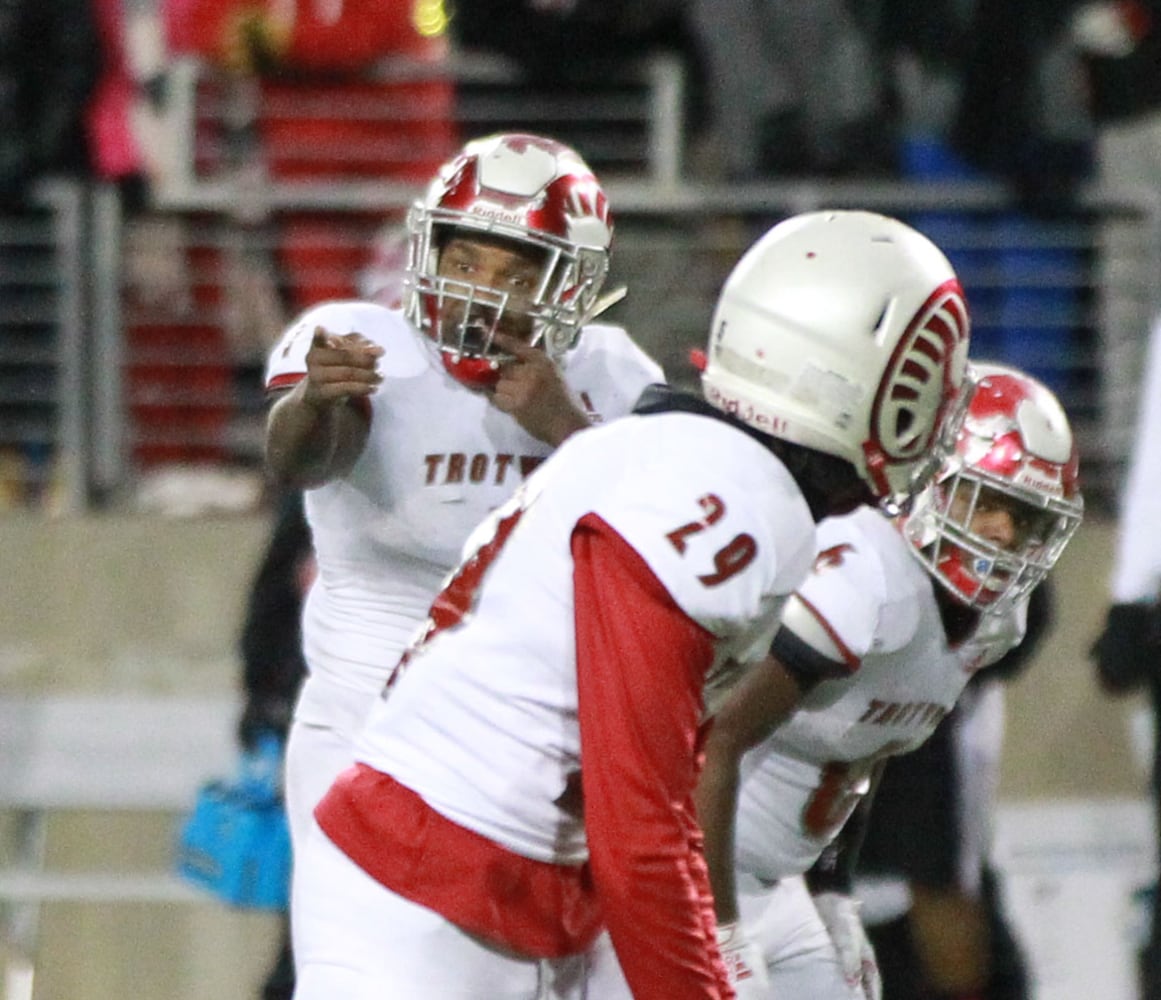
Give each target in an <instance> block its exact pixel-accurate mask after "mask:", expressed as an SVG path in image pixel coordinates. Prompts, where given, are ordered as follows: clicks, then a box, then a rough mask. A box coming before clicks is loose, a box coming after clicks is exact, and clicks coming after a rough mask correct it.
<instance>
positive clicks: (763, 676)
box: [694, 655, 813, 924]
mask: <svg viewBox="0 0 1161 1000" xmlns="http://www.w3.org/2000/svg"><path fill="white" fill-rule="evenodd" d="M811 686H813V685H812V684H811V682H810V681H808V680H807V681H803V680H800V679H799V678H798V677H796V676H795V675H794V674H792V673H791V672H790V671H789V670H787V668H786V667H785V665H784V664H783V663H782V662H781V661H780V660H779V659H777V658H776V657H775V656H773V655H769V656H767V657H766V658H765V659H763V660H761V661H759V662H758V663H755V664H754V665H753V666H752V667H750V668H749V669H748V670H747V671H746V673H745V675H744V676H743V677H742V679H741V681H739V683H738V685H737V687H736V688H735V689H734V690H733V691H732V692H731V694H730V696H729V698H728V699H727V700H726V703H725V704H724V705H723V706H722V708H721V710H720V711H719V712H718V714H717V715H716V716H714V719H713V723H712V725H711V727H710V730H709V734H708V736H707V737H706V742H705V764H704V766H703V768H702V772H701V777H700V778H699V780H698V784H697V789H696V791H695V792H694V801H695V803H696V804H697V813H698V819H699V820H700V822H701V826H702V830H703V831H704V833H705V860H706V865H707V867H708V868H709V877H710V885H711V886H712V887H713V894H714V910H715V912H716V914H717V918H718V922H719V924H729V923H734V922H736V921H737V919H738V908H737V888H736V885H735V880H734V816H735V814H736V812H737V807H738V786H739V783H740V778H739V773H740V766H741V761H742V757H743V755H744V754H745V753H746V751H747V750H750V749H751V748H752V747H755V746H757V745H758V744H759V743H761V742H762V740H764V739H765V738H766V737H767V736H768V735H769V734H770V733H771V732H772V731H773V730H774V729H775V728H776V727H777V726H778V725H779V724H780V723H782V722H783V721H785V720H786V719H787V718H788V717H789V716H790V714H791V713H792V712H793V711H794V709H795V708H796V707H797V705H798V703H799V702H800V701H801V699H802V696H803V695H804V694H805V693H806V691H807V690H809V688H810V687H811Z"/></svg>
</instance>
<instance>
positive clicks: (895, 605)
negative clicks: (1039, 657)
mask: <svg viewBox="0 0 1161 1000" xmlns="http://www.w3.org/2000/svg"><path fill="white" fill-rule="evenodd" d="M974 374H975V377H976V380H977V381H976V383H975V387H974V390H973V391H972V394H971V399H970V404H969V407H968V409H967V412H966V415H965V417H964V421H963V424H962V427H961V429H960V431H959V432H958V436H957V438H956V444H955V449H954V453H953V454H952V455H951V456H950V457H949V458H948V459H947V460H946V462H945V463H944V465H943V468H942V469H941V470H940V472H939V473H938V475H937V477H936V478H935V480H934V481H933V482H932V484H930V485H929V486H928V487H927V488H926V489H925V490H923V491H922V492H921V493H920V494H919V495H918V496H917V497H916V498H915V500H914V502H913V503H912V504H911V505H910V506H909V508H908V509H907V512H906V513H904V514H902V515H899V516H897V517H895V518H893V519H892V518H888V517H887V516H885V515H884V514H883V513H881V512H880V511H876V510H871V509H861V510H858V511H855V512H853V513H851V514H849V515H847V516H843V517H837V518H830V519H827V520H826V521H824V522H822V523H821V524H820V525H819V527H818V542H819V551H818V555H817V557H816V559H815V563H814V568H813V570H812V572H811V573H810V575H809V576H808V578H807V579H806V581H805V582H804V583H803V584H802V586H801V587H800V588H799V590H798V592H797V593H796V594H795V595H794V597H793V598H791V600H790V602H789V603H788V604H787V607H786V611H785V614H784V615H783V619H782V627H781V629H780V630H779V632H778V634H777V635H776V637H775V639H774V643H773V646H772V647H771V655H770V657H769V658H767V660H765V661H764V662H763V663H762V664H760V665H759V666H758V667H756V668H755V669H753V670H752V671H750V672H749V673H748V674H747V676H746V677H745V678H744V679H743V680H742V681H741V683H740V684H739V685H738V687H737V688H736V689H735V691H734V693H733V695H732V696H731V698H730V700H729V701H728V702H727V703H726V705H725V706H724V707H723V709H722V711H721V712H720V713H719V714H718V716H717V718H716V719H715V721H714V724H713V727H712V730H711V732H710V735H709V737H708V740H707V747H706V757H707V761H706V767H705V770H704V772H703V775H702V781H701V784H700V786H699V789H698V794H697V800H698V804H699V814H700V817H701V819H702V822H703V823H704V825H705V832H706V854H707V859H708V861H709V866H710V873H711V881H712V883H713V889H714V897H715V904H716V910H717V916H718V919H719V921H720V922H721V923H722V924H724V925H725V926H726V928H727V933H728V932H729V931H730V930H732V931H733V933H732V935H731V937H730V940H731V942H732V947H733V948H734V949H735V950H736V952H737V960H736V961H735V962H734V964H733V968H734V969H735V972H736V974H737V976H738V977H739V978H738V979H737V982H736V987H737V992H738V996H739V997H743V998H770V1000H773V998H776V997H811V998H812V1000H867V998H875V1000H877V998H878V996H879V983H878V975H877V970H876V969H875V965H874V955H873V953H872V951H871V949H870V946H869V945H868V944H867V942H866V935H865V934H864V932H863V929H862V925H861V924H860V922H859V918H858V914H857V909H856V904H855V903H854V902H853V900H851V898H850V876H851V871H850V866H851V864H852V862H853V857H854V853H855V851H854V850H853V848H854V847H856V846H857V840H858V834H859V816H858V815H856V816H854V817H852V813H853V812H855V810H856V808H858V809H859V812H860V813H861V812H862V811H863V810H864V809H865V808H866V807H867V806H868V805H869V803H870V793H871V790H872V789H873V785H874V781H875V775H876V771H877V768H878V767H879V766H880V764H881V762H882V761H883V760H884V759H885V758H886V757H888V756H889V755H892V754H899V753H905V752H907V751H908V750H912V749H914V748H915V747H916V746H918V745H919V744H920V743H922V742H923V741H924V740H925V739H926V738H927V737H928V736H929V735H930V734H931V732H932V731H933V730H934V729H935V726H936V725H937V723H938V722H939V721H940V720H941V719H942V718H943V717H944V716H945V715H946V714H947V713H948V712H950V711H951V709H952V708H953V706H954V705H955V702H956V699H957V698H958V697H959V695H960V693H961V692H962V690H963V688H964V686H965V684H966V683H967V681H968V680H969V679H970V677H971V675H972V673H973V672H974V671H976V670H978V669H979V668H980V667H982V666H985V665H987V664H989V663H992V662H994V661H995V660H997V659H999V658H1000V657H1001V656H1002V655H1003V654H1004V653H1006V652H1007V651H1008V650H1009V649H1011V648H1012V647H1013V646H1015V645H1016V644H1018V643H1019V642H1020V640H1021V639H1022V637H1023V634H1024V623H1025V615H1026V608H1027V601H1028V596H1029V594H1030V593H1031V591H1032V589H1033V588H1034V587H1035V586H1036V585H1037V584H1038V583H1040V582H1041V581H1042V580H1043V579H1044V577H1045V576H1046V575H1047V573H1048V572H1049V570H1050V569H1051V568H1052V567H1053V565H1054V564H1055V563H1056V561H1057V559H1058V558H1059V557H1060V554H1061V552H1062V551H1063V549H1064V547H1065V545H1066V544H1067V542H1068V540H1069V538H1071V537H1072V534H1073V532H1074V531H1075V530H1076V528H1077V526H1078V525H1079V524H1080V520H1081V516H1082V512H1083V504H1082V500H1081V495H1080V492H1079V488H1078V484H1077V454H1076V447H1075V443H1074V441H1073V437H1072V433H1071V430H1070V428H1069V424H1068V420H1067V418H1066V416H1065V413H1064V411H1063V409H1061V407H1060V404H1059V403H1058V402H1057V400H1056V398H1055V397H1054V396H1053V395H1052V393H1051V392H1049V391H1048V389H1046V388H1045V387H1044V386H1043V385H1041V384H1040V383H1039V382H1037V381H1036V380H1035V379H1033V378H1031V377H1030V376H1028V375H1025V374H1022V373H1021V372H1019V371H1016V370H1014V369H1011V368H1008V367H1004V366H1000V365H985V364H980V365H978V366H975V368H974ZM795 709H796V710H795ZM848 820H849V822H848ZM803 876H806V877H805V879H804V878H803ZM808 890H809V891H808ZM812 893H813V894H814V895H813V900H812V898H811V894H812ZM828 932H829V933H828Z"/></svg>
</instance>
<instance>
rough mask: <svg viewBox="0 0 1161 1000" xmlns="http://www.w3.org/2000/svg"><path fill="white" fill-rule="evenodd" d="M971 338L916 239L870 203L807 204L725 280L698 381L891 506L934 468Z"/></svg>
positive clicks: (953, 297) (925, 246) (959, 295)
mask: <svg viewBox="0 0 1161 1000" xmlns="http://www.w3.org/2000/svg"><path fill="white" fill-rule="evenodd" d="M968 336H969V319H968V310H967V304H966V302H965V300H964V295H963V290H962V289H961V288H960V285H959V281H958V280H957V279H956V276H955V272H954V271H953V270H952V267H951V264H950V263H948V260H947V258H946V257H945V256H944V255H943V253H941V252H940V250H939V249H938V248H937V247H936V246H935V245H934V244H933V243H932V242H931V241H930V240H928V239H927V238H926V237H925V236H922V235H920V234H919V233H918V232H916V231H915V230H914V229H912V228H910V227H909V226H907V225H905V224H903V223H902V222H899V221H898V220H896V219H891V218H887V217H886V216H882V215H877V214H875V213H872V212H862V211H822V212H808V213H806V214H804V215H798V216H795V217H793V218H790V219H787V220H786V221H784V222H782V223H779V224H778V225H776V226H775V227H774V228H773V229H771V230H770V231H769V232H767V233H766V235H765V236H763V237H762V238H761V239H760V240H759V241H758V242H757V243H756V244H754V246H752V247H751V248H750V249H749V250H748V251H747V252H746V253H745V255H743V257H742V259H741V260H740V261H739V262H738V264H737V265H736V266H735V267H734V269H733V271H732V272H731V274H730V276H729V277H728V278H727V279H726V282H725V285H724V287H723V289H722V292H721V295H720V296H719V298H718V302H717V306H716V308H715V310H714V315H713V321H712V326H711V333H710V340H709V347H708V350H707V352H706V355H707V357H706V367H705V371H704V372H703V374H702V385H703V389H704V392H705V396H706V399H707V400H708V401H709V402H710V403H712V404H713V405H714V406H716V407H718V408H719V409H722V410H725V411H726V412H728V413H732V414H734V415H735V416H737V417H739V418H740V419H741V420H743V421H745V422H746V423H748V424H750V425H751V426H753V427H755V428H757V429H758V430H760V431H764V432H765V433H767V434H770V435H772V436H774V437H778V438H784V439H785V440H787V441H792V442H794V443H796V444H800V445H804V446H806V447H808V448H813V449H815V450H817V451H821V452H826V453H827V454H830V455H836V456H838V457H839V458H843V459H846V460H847V461H848V462H850V463H851V464H852V465H853V466H854V467H855V469H856V471H857V472H858V474H859V476H860V477H861V478H862V479H863V481H864V482H865V483H866V484H867V485H868V487H869V488H870V490H871V491H872V492H873V493H874V495H875V496H876V497H878V498H880V499H882V500H888V501H896V502H897V501H899V500H900V499H902V498H904V497H906V496H908V495H910V494H911V493H912V492H914V490H915V489H917V488H918V486H919V485H920V484H921V483H922V482H923V481H924V479H925V477H929V476H930V474H931V473H932V472H933V471H934V469H935V468H936V467H937V466H938V463H939V455H940V452H939V448H940V435H941V433H942V432H943V431H944V429H945V426H946V425H947V424H948V423H949V419H948V418H949V415H950V414H951V413H952V411H953V409H954V405H953V404H954V402H955V400H956V398H957V396H958V395H959V393H960V384H961V381H962V379H963V376H964V372H965V369H966V366H967V350H968ZM944 445H945V446H946V442H945V443H944Z"/></svg>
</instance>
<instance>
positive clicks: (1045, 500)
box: [902, 363, 1084, 614]
mask: <svg viewBox="0 0 1161 1000" xmlns="http://www.w3.org/2000/svg"><path fill="white" fill-rule="evenodd" d="M972 372H973V377H974V379H975V386H974V388H973V390H972V392H971V398H970V401H969V403H968V408H967V412H966V414H965V415H964V419H963V423H962V425H961V427H960V430H959V433H958V436H957V439H956V443H955V449H954V451H953V452H952V454H951V455H950V456H948V458H947V459H946V460H945V462H944V464H943V467H942V468H941V469H940V470H939V472H938V474H937V475H936V477H935V479H934V481H933V482H932V483H930V484H929V485H928V486H927V488H926V489H924V491H923V492H922V493H920V494H919V495H918V496H917V497H916V498H915V501H914V503H913V505H912V507H911V509H910V511H908V512H907V514H906V515H905V516H904V518H903V520H902V528H903V533H904V535H905V536H906V537H907V538H908V540H910V541H911V543H912V551H914V553H915V554H916V555H917V556H918V557H919V559H920V561H921V562H922V563H923V564H924V566H925V567H926V568H927V570H928V572H930V573H931V575H932V576H934V577H935V579H936V580H938V581H939V582H940V583H941V584H943V586H945V587H946V588H947V589H948V590H950V591H951V593H952V594H953V595H954V596H955V597H956V598H957V599H958V600H960V601H961V602H962V603H964V604H967V605H968V606H970V607H973V608H978V609H980V610H984V611H987V612H990V613H995V614H998V613H1000V612H1002V611H1004V610H1006V609H1007V608H1009V607H1011V605H1012V604H1013V603H1015V602H1016V601H1018V600H1021V599H1022V598H1023V597H1024V596H1025V595H1027V594H1028V593H1029V592H1030V591H1031V590H1032V588H1033V587H1035V586H1036V585H1037V584H1038V583H1040V581H1041V580H1043V579H1044V577H1045V576H1046V575H1047V574H1048V571H1049V570H1051V569H1052V567H1053V565H1055V563H1056V561H1057V559H1059V558H1060V554H1061V552H1063V551H1064V547H1065V545H1067V544H1068V540H1069V539H1070V538H1071V537H1072V535H1073V533H1074V532H1075V531H1076V529H1077V527H1078V526H1079V525H1080V522H1081V518H1082V517H1083V515H1084V501H1083V498H1082V497H1081V494H1080V487H1079V485H1078V478H1077V477H1078V460H1077V450H1076V442H1075V441H1074V440H1073V436H1072V430H1071V429H1070V427H1069V424H1068V417H1067V416H1066V415H1065V412H1064V410H1063V408H1062V407H1061V405H1060V403H1059V402H1058V401H1057V399H1056V397H1055V396H1054V395H1053V394H1052V393H1051V392H1050V391H1049V390H1048V389H1047V388H1046V387H1045V386H1043V385H1042V384H1041V383H1040V382H1038V381H1036V379H1034V378H1032V377H1031V376H1030V375H1026V374H1025V373H1023V372H1021V371H1018V370H1016V369H1015V368H1011V367H1008V366H1007V365H999V364H991V363H977V364H973V365H972Z"/></svg>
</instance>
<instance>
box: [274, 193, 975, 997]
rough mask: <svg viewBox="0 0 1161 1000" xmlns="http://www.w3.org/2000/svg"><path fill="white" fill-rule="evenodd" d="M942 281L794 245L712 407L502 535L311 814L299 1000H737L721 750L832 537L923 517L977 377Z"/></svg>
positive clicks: (726, 310) (722, 313)
mask: <svg viewBox="0 0 1161 1000" xmlns="http://www.w3.org/2000/svg"><path fill="white" fill-rule="evenodd" d="M967 342H968V317H967V309H966V305H965V303H964V300H963V295H962V292H961V290H960V287H959V283H958V281H957V280H956V278H955V275H954V273H953V271H952V269H951V266H950V265H949V264H948V262H947V259H946V258H945V257H944V255H943V254H942V253H941V252H940V251H939V250H938V249H937V248H936V247H935V246H934V245H933V244H932V243H931V242H930V241H929V240H927V239H926V238H925V237H923V236H921V235H920V234H919V233H917V232H915V231H914V230H913V229H911V228H910V227H908V226H906V225H904V224H902V223H900V222H898V221H896V220H893V219H889V218H885V217H883V216H880V215H876V214H873V213H867V212H818V213H810V214H807V215H804V216H799V217H796V218H793V219H790V220H787V221H786V222H783V223H782V224H780V225H778V226H776V227H774V228H773V229H772V230H771V231H770V232H768V233H767V234H766V235H765V236H764V237H763V238H762V239H760V240H759V241H758V242H757V243H756V244H755V245H754V246H753V247H752V248H751V249H750V250H749V251H747V253H746V254H745V255H744V256H743V257H742V259H741V260H740V261H739V263H738V264H737V265H736V267H735V268H734V270H733V271H732V273H731V275H730V277H729V278H728V279H727V281H726V283H725V286H724V287H723V289H722V292H721V295H720V297H719V301H718V303H717V306H716V309H715V313H714V316H713V319H712V325H711V334H710V337H709V344H708V350H707V357H708V361H707V367H706V369H705V371H704V373H703V389H704V397H705V398H704V399H703V398H701V397H700V396H696V395H691V394H687V393H680V392H676V391H673V390H670V389H667V388H665V387H658V388H655V389H651V390H649V391H647V392H646V394H645V395H644V396H643V397H642V399H641V401H640V402H639V403H638V404H637V406H636V408H635V412H634V414H633V415H631V416H629V417H626V418H623V419H620V420H616V421H612V422H610V423H608V424H607V425H605V426H603V427H600V428H595V429H592V430H589V431H585V432H584V433H583V434H577V435H574V436H573V437H571V438H570V439H569V440H568V441H566V442H565V443H564V444H563V445H562V446H561V447H560V448H559V449H558V450H557V451H556V452H555V453H554V454H553V455H552V457H551V458H549V459H548V460H547V461H546V462H545V463H544V464H543V465H542V466H541V467H540V468H539V469H537V470H536V472H535V473H534V474H533V475H532V476H531V477H530V478H529V479H528V480H527V481H526V482H525V483H524V485H523V486H522V487H521V488H520V490H519V491H518V492H517V494H516V496H515V497H514V498H513V499H512V500H511V501H510V502H509V503H507V504H506V505H505V506H504V507H502V508H500V510H498V511H497V512H496V513H495V514H494V515H493V516H492V517H490V518H489V519H488V520H487V521H486V522H485V523H483V524H482V525H481V526H480V528H479V529H478V530H477V532H476V533H475V535H474V536H473V539H472V540H471V541H470V542H469V544H468V546H467V547H466V548H465V560H464V561H463V562H461V564H460V566H459V568H458V570H457V571H456V572H455V573H454V574H453V576H452V577H451V578H449V580H448V582H447V583H446V585H445V586H444V589H443V590H442V592H441V593H440V595H439V596H438V597H437V598H436V600H435V602H434V604H433V605H432V608H431V614H430V618H429V622H428V627H427V630H426V633H425V634H424V636H423V637H422V638H420V639H419V640H417V642H416V643H415V644H413V645H412V646H411V647H410V649H409V650H408V652H407V653H406V654H405V656H404V658H403V660H402V661H401V662H400V665H399V666H398V667H397V668H396V671H395V673H394V674H393V676H392V679H391V682H390V683H389V686H388V688H387V690H386V691H385V692H384V697H383V698H382V699H381V700H379V701H377V702H376V703H375V705H374V707H373V708H372V710H371V713H370V716H369V718H368V721H367V724H366V725H365V726H364V728H363V730H362V732H361V733H360V735H359V737H358V740H357V752H356V756H357V760H358V763H357V764H356V766H355V767H353V768H350V769H348V770H347V771H345V772H344V773H343V774H342V775H340V776H339V778H338V779H337V781H336V782H335V784H334V785H333V786H332V788H331V789H330V791H329V792H328V793H327V794H326V795H325V796H324V798H323V800H322V802H321V803H320V805H319V806H318V808H317V809H316V810H315V818H316V820H317V825H316V826H315V827H314V828H312V830H311V835H310V837H309V838H308V840H307V843H306V847H305V851H304V852H303V854H302V855H300V859H299V868H300V873H299V875H298V876H297V880H296V884H295V898H294V926H295V947H296V951H297V953H298V958H299V986H298V993H297V994H296V996H297V997H298V1000H332V998H334V997H345V998H361V1000H364V998H365V1000H371V998H375V1000H386V998H409V1000H410V998H414V997H417V996H423V997H430V998H435V1000H438V998H453V997H454V998H458V1000H463V998H467V997H478V998H481V1000H482V998H487V1000H499V998H513V1000H516V998H523V1000H533V998H541V1000H544V998H572V1000H579V998H581V997H583V996H586V995H587V996H589V997H598V996H600V995H601V994H600V993H599V991H596V990H594V989H591V988H590V985H591V984H589V983H588V982H587V978H588V969H587V964H588V959H589V955H590V953H591V946H592V945H593V943H594V941H595V939H596V937H597V936H598V934H599V933H600V932H601V930H602V928H605V929H607V932H608V935H609V939H610V940H611V942H612V944H613V947H615V949H616V953H617V956H618V958H619V960H620V963H621V966H622V967H623V969H624V971H625V975H626V976H627V979H628V981H629V983H630V984H631V986H632V990H633V993H634V995H635V996H636V997H637V998H638V1000H651V998H658V1000H661V998H663V1000H723V998H727V997H729V996H731V995H732V990H731V987H730V985H729V982H728V978H727V974H726V971H725V968H724V965H723V962H722V960H721V954H720V950H719V948H718V944H717V941H716V934H715V925H714V918H713V912H712V901H711V898H710V894H709V884H708V880H707V876H706V869H705V864H704V858H703V855H702V852H701V849H700V840H701V832H700V829H699V827H698V824H697V819H696V816H695V813H694V809H693V802H692V793H693V787H694V783H695V778H696V773H697V767H698V760H699V743H700V738H701V737H700V732H701V725H702V722H703V720H704V719H705V718H706V716H707V713H709V712H712V709H713V706H714V704H715V703H716V700H717V699H718V698H719V697H720V696H721V694H722V693H724V692H725V691H726V690H727V689H728V687H729V686H730V684H731V683H732V681H733V679H734V677H735V676H736V675H737V674H738V673H739V671H740V669H741V667H740V664H744V663H747V662H750V661H752V660H754V659H755V658H757V657H760V656H762V655H764V654H765V652H766V650H767V649H768V648H769V644H770V641H771V640H772V638H773V635H774V632H775V630H776V628H777V623H778V619H779V616H780V613H781V609H782V606H783V604H784V602H785V601H786V599H787V598H788V597H789V595H790V594H791V593H793V591H794V590H795V588H796V587H797V586H798V585H799V584H800V583H801V581H802V579H803V578H804V576H805V575H806V573H807V572H808V570H809V568H810V564H811V561H812V559H813V556H814V551H815V539H814V525H815V522H816V521H818V520H820V519H821V518H822V517H824V516H825V515H827V514H832V513H835V512H837V511H840V510H849V509H852V508H853V507H854V506H857V505H859V504H862V503H867V502H873V501H874V500H876V499H877V498H881V497H886V496H894V495H897V494H904V493H907V492H908V491H910V490H911V489H912V488H913V487H914V484H915V481H916V477H922V476H924V475H926V474H929V473H930V471H931V469H932V468H933V466H932V463H931V455H932V453H933V450H934V449H935V448H936V443H937V439H938V438H939V436H940V435H941V433H942V432H943V430H944V428H945V423H946V421H947V418H948V413H949V409H950V408H951V406H952V404H953V403H954V401H955V400H956V398H957V396H959V391H960V385H961V381H962V376H963V373H964V370H965V368H966V349H967Z"/></svg>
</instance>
